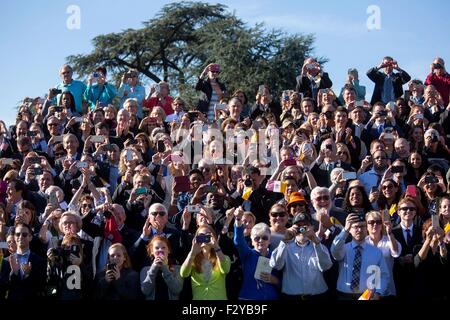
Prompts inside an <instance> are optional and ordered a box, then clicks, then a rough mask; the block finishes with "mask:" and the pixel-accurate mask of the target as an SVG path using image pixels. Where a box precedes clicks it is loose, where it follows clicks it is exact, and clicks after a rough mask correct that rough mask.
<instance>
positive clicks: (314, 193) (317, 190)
mask: <svg viewBox="0 0 450 320" xmlns="http://www.w3.org/2000/svg"><path fill="white" fill-rule="evenodd" d="M320 192H326V193H327V194H328V195H329V194H330V190H328V188H325V187H315V188H314V189H312V191H311V200H312V199H314V198H315V197H316V196H317V195H318V194H319V193H320Z"/></svg>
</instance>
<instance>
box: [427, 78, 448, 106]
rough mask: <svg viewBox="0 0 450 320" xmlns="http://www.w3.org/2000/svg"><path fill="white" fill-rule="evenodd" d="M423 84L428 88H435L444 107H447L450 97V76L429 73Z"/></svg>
mask: <svg viewBox="0 0 450 320" xmlns="http://www.w3.org/2000/svg"><path fill="white" fill-rule="evenodd" d="M425 84H426V85H427V86H428V85H430V84H432V85H433V86H435V87H436V90H437V91H439V93H440V94H441V96H442V100H444V106H445V107H447V106H448V101H449V95H450V74H448V73H446V74H445V75H444V76H437V75H436V74H434V73H430V74H429V75H428V76H427V80H425Z"/></svg>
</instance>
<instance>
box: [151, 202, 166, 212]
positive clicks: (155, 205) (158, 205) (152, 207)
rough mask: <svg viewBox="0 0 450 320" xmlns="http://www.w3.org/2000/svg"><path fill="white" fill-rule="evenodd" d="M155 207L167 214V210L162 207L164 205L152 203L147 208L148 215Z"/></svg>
mask: <svg viewBox="0 0 450 320" xmlns="http://www.w3.org/2000/svg"><path fill="white" fill-rule="evenodd" d="M156 207H158V208H161V210H162V211H164V212H165V213H166V214H167V209H166V207H164V205H163V204H162V203H154V204H152V205H151V206H150V208H148V214H150V212H152V210H153V209H155V208H156Z"/></svg>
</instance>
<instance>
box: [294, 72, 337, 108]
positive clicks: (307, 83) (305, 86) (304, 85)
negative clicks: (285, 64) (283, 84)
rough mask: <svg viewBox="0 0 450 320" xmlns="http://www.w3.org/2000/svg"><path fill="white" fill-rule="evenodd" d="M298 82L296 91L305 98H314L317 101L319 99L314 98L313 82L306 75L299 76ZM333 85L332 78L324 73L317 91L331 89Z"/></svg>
mask: <svg viewBox="0 0 450 320" xmlns="http://www.w3.org/2000/svg"><path fill="white" fill-rule="evenodd" d="M296 80H297V85H296V86H295V91H297V92H300V93H303V97H309V98H313V99H314V101H315V100H316V99H317V96H315V97H313V93H312V90H311V80H309V78H308V77H307V76H306V75H304V76H303V77H302V76H298V77H297V79H296ZM332 85H333V81H331V79H330V77H329V76H328V73H327V72H324V73H323V74H322V77H321V80H320V83H319V87H318V88H317V90H320V89H328V88H331V86H332Z"/></svg>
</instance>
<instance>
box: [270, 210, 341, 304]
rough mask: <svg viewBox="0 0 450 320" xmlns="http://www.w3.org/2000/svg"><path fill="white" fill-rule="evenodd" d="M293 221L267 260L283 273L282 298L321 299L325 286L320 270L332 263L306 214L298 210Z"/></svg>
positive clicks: (323, 296) (326, 288) (324, 293)
mask: <svg viewBox="0 0 450 320" xmlns="http://www.w3.org/2000/svg"><path fill="white" fill-rule="evenodd" d="M292 222H293V226H292V227H291V228H289V229H288V230H287V231H286V235H285V237H284V239H283V241H281V242H280V244H279V245H278V247H277V248H276V249H275V250H274V252H273V254H272V257H271V259H270V266H271V267H273V268H275V269H277V270H280V271H282V272H283V281H282V287H281V292H282V294H283V298H284V299H286V300H297V301H299V300H324V299H326V293H327V291H328V286H327V284H326V283H325V279H324V277H323V272H324V271H326V270H328V269H330V268H331V267H332V265H333V263H332V261H331V258H330V254H329V253H328V249H327V248H326V247H325V246H324V245H322V244H321V243H320V240H319V238H318V237H317V236H316V234H315V232H314V227H313V225H312V219H311V217H310V216H309V214H304V213H299V214H297V215H296V216H295V218H294V220H293V221H292Z"/></svg>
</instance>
